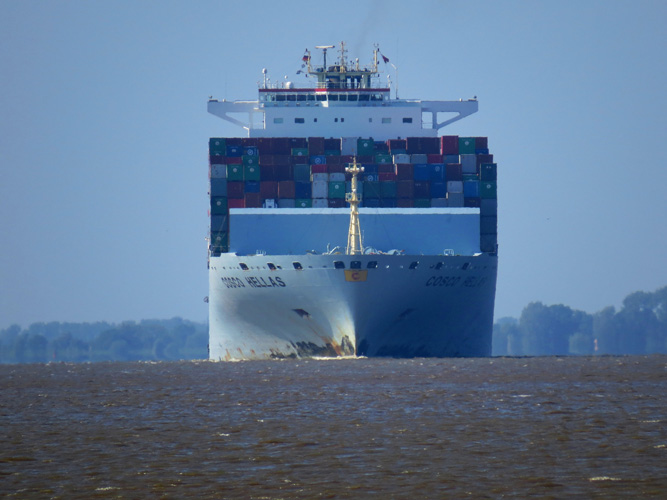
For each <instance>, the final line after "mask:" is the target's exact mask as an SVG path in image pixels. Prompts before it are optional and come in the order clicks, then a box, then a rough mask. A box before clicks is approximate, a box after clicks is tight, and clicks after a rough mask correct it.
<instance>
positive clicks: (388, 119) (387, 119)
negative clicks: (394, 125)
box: [382, 118, 391, 123]
mask: <svg viewBox="0 0 667 500" xmlns="http://www.w3.org/2000/svg"><path fill="white" fill-rule="evenodd" d="M382 123H391V118H383V119H382Z"/></svg>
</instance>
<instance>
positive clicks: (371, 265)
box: [366, 260, 378, 269]
mask: <svg viewBox="0 0 667 500" xmlns="http://www.w3.org/2000/svg"><path fill="white" fill-rule="evenodd" d="M366 267H367V268H368V269H377V267H378V262H377V260H371V261H369V262H368V265H367V266H366Z"/></svg>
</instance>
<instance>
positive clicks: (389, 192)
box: [380, 181, 396, 198]
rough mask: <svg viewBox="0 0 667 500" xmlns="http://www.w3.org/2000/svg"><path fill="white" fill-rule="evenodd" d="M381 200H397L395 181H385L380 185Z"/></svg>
mask: <svg viewBox="0 0 667 500" xmlns="http://www.w3.org/2000/svg"><path fill="white" fill-rule="evenodd" d="M380 198H396V182H395V181H384V182H381V183H380Z"/></svg>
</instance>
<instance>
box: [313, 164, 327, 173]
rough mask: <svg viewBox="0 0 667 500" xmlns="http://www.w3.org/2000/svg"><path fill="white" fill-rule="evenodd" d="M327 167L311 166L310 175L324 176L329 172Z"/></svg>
mask: <svg viewBox="0 0 667 500" xmlns="http://www.w3.org/2000/svg"><path fill="white" fill-rule="evenodd" d="M328 168H329V167H328V166H327V165H311V166H310V173H311V174H326V173H328V172H329V170H328Z"/></svg>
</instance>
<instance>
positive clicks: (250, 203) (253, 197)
mask: <svg viewBox="0 0 667 500" xmlns="http://www.w3.org/2000/svg"><path fill="white" fill-rule="evenodd" d="M245 207H246V208H262V197H261V195H260V194H259V193H246V194H245Z"/></svg>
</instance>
